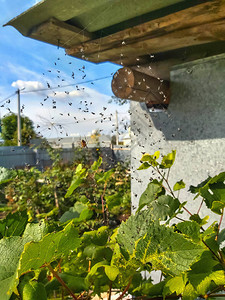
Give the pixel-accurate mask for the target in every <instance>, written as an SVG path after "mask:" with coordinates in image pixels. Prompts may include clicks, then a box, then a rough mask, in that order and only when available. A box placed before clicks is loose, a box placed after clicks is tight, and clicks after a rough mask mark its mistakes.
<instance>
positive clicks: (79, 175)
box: [5, 149, 130, 226]
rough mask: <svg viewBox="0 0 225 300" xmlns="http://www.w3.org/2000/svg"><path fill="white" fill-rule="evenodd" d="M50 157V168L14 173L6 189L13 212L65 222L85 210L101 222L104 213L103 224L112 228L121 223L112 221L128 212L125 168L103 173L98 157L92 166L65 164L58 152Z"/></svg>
mask: <svg viewBox="0 0 225 300" xmlns="http://www.w3.org/2000/svg"><path fill="white" fill-rule="evenodd" d="M50 156H51V158H52V160H53V165H52V167H51V168H47V169H46V170H45V171H44V172H40V171H39V170H37V169H36V168H30V169H24V170H17V171H16V177H15V178H14V179H13V181H11V182H9V184H8V185H7V186H6V187H5V194H6V198H7V199H8V201H9V203H10V204H11V206H12V207H13V209H18V208H19V209H27V210H28V212H29V215H30V216H32V217H33V218H38V219H40V218H43V217H48V218H51V219H59V218H62V220H64V219H68V218H69V215H70V216H74V215H76V214H79V210H80V208H79V207H82V209H83V208H84V207H86V211H87V216H91V217H90V218H89V217H88V219H91V218H92V219H93V220H95V221H96V224H97V221H98V222H99V223H101V222H102V215H103V214H104V218H105V221H106V222H108V223H110V224H111V225H113V224H114V226H115V225H116V224H117V222H118V223H120V221H119V219H117V220H115V218H117V217H118V218H119V217H120V216H121V215H123V214H129V213H130V193H129V191H130V175H129V171H128V170H127V169H126V167H125V166H123V165H122V164H117V165H116V166H115V168H113V169H111V170H108V171H104V170H103V169H101V165H102V158H101V157H100V158H99V160H98V161H96V162H94V163H93V164H92V165H90V164H88V163H86V164H85V165H82V164H77V162H74V163H73V164H72V165H65V164H62V162H61V158H60V155H59V153H58V152H55V151H54V150H52V149H50ZM70 183H71V187H69V186H70ZM103 202H104V207H105V209H104V213H103V212H102V211H103ZM112 203H113V205H112ZM84 215H85V214H84V213H82V218H83V216H84Z"/></svg>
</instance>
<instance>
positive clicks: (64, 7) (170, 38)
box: [6, 0, 225, 101]
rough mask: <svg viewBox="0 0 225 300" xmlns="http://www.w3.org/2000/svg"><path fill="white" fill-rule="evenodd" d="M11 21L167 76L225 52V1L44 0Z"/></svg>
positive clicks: (81, 54) (99, 57)
mask: <svg viewBox="0 0 225 300" xmlns="http://www.w3.org/2000/svg"><path fill="white" fill-rule="evenodd" d="M6 25H12V26H13V27H15V28H16V29H17V30H19V31H20V32H21V33H22V34H23V35H25V36H27V37H30V38H34V39H37V40H40V41H43V42H46V43H49V44H53V45H57V46H59V47H63V48H65V50H66V53H67V54H68V55H71V56H74V57H77V58H81V59H85V60H88V61H91V62H95V63H99V62H105V61H111V62H114V63H118V64H121V65H123V66H131V67H132V68H133V69H134V70H135V68H136V71H139V72H140V71H141V72H143V73H145V74H147V75H148V76H149V75H150V76H152V77H156V78H157V77H160V78H161V79H166V80H168V79H169V69H170V67H171V66H172V65H175V64H177V63H180V62H185V61H190V60H193V59H196V58H202V57H205V56H209V55H214V54H219V53H222V52H225V0H208V1H203V0H138V1H137V0H110V1H109V0H95V1H93V0H85V1H83V0H63V1H62V0H43V1H41V2H40V3H38V4H37V5H35V6H33V7H32V8H31V9H29V10H28V11H26V12H24V13H23V14H21V15H20V16H18V17H16V18H14V19H13V20H11V21H9V22H8V23H7V24H6ZM215 45H216V46H215ZM189 49H191V51H189ZM165 61H166V62H165ZM150 62H151V70H150V69H149V63H150ZM145 63H147V64H148V65H147V67H145V66H144V64H145ZM137 65H138V66H137ZM137 68H139V69H137ZM151 72H152V74H154V75H152V74H151ZM121 74H123V72H122V73H121ZM132 74H134V75H135V78H134V85H135V82H136V84H138V80H137V78H139V75H138V73H136V72H135V71H134V72H133V73H132ZM132 76H133V75H132ZM143 76H144V75H143ZM136 77H137V78H136ZM118 78H120V77H119V76H118ZM114 79H115V78H114ZM145 80H150V81H152V82H153V84H154V79H151V78H148V77H146V78H145ZM116 84H117V85H119V86H120V85H121V84H120V81H119V82H118V83H116ZM116 84H115V86H116ZM166 89H167V87H166V86H165V90H166ZM145 92H146V93H147V95H149V91H148V90H146V91H145ZM167 94H168V93H167ZM131 97H133V96H132V95H131ZM133 98H135V97H133ZM142 98H143V97H142ZM164 98H165V97H164ZM165 99H166V98H165ZM166 101H167V99H166Z"/></svg>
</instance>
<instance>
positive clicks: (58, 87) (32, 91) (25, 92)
mask: <svg viewBox="0 0 225 300" xmlns="http://www.w3.org/2000/svg"><path fill="white" fill-rule="evenodd" d="M111 77H112V75H110V76H105V77H101V78H96V79H93V80H87V81H81V82H77V83H71V84H65V85H61V86H55V87H49V88H43V89H37V90H31V91H21V94H27V93H36V92H43V91H49V90H56V89H61V88H64V87H69V86H74V85H78V84H85V83H89V82H95V81H99V80H103V79H107V78H111Z"/></svg>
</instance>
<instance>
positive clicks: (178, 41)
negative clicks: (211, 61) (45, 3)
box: [66, 0, 225, 65]
mask: <svg viewBox="0 0 225 300" xmlns="http://www.w3.org/2000/svg"><path fill="white" fill-rule="evenodd" d="M220 40H225V0H215V1H210V2H206V3H203V4H200V5H197V6H194V7H191V8H188V9H185V10H183V11H180V12H177V13H174V14H171V15H168V16H166V17H162V18H159V19H156V20H153V21H150V22H146V23H144V24H141V25H138V26H135V27H133V28H129V29H126V30H123V31H120V32H117V33H114V34H112V35H110V36H106V37H103V38H101V39H96V40H91V41H87V42H84V43H81V44H80V45H77V46H74V47H71V48H68V49H67V50H66V51H67V54H69V55H72V56H75V57H81V53H82V54H84V55H85V57H86V58H88V59H89V60H90V61H94V62H101V61H107V60H108V61H113V62H117V63H119V62H121V61H122V62H124V64H125V65H126V62H130V61H131V60H132V58H133V59H135V57H137V56H140V55H147V54H149V53H158V52H163V51H169V50H174V49H178V48H182V47H188V46H194V45H199V44H204V43H210V42H215V41H220Z"/></svg>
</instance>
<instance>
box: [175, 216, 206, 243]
mask: <svg viewBox="0 0 225 300" xmlns="http://www.w3.org/2000/svg"><path fill="white" fill-rule="evenodd" d="M176 227H177V229H178V230H180V231H181V232H182V233H183V234H184V235H186V236H188V237H190V238H191V239H192V240H193V241H194V242H196V243H197V242H199V241H200V228H201V226H200V225H199V224H198V223H197V222H194V221H193V222H191V221H184V222H181V223H178V224H177V225H176Z"/></svg>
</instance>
